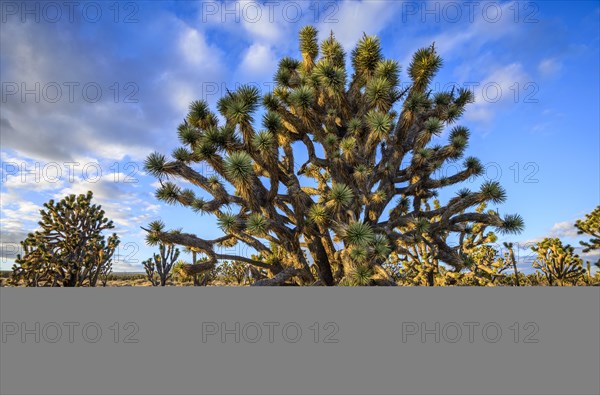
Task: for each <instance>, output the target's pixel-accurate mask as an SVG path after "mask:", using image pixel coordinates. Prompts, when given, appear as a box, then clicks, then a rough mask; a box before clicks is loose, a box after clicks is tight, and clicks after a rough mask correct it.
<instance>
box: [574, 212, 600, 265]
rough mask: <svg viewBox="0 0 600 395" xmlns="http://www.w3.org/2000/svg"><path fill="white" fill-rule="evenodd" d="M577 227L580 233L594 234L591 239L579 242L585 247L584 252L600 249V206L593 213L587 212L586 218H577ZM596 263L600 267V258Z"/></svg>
mask: <svg viewBox="0 0 600 395" xmlns="http://www.w3.org/2000/svg"><path fill="white" fill-rule="evenodd" d="M575 227H576V228H577V233H578V234H580V235H582V234H586V235H589V236H592V238H591V239H590V240H589V241H580V242H579V243H580V244H581V245H582V246H583V247H584V248H583V252H590V251H593V250H600V206H597V207H596V208H595V209H594V211H592V212H591V213H589V214H586V215H585V218H584V219H580V220H577V221H576V222H575ZM596 265H597V266H598V267H600V259H598V262H596Z"/></svg>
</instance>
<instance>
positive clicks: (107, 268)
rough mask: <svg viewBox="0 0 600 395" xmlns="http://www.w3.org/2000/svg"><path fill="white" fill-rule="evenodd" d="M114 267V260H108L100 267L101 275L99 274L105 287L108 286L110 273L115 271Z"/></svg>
mask: <svg viewBox="0 0 600 395" xmlns="http://www.w3.org/2000/svg"><path fill="white" fill-rule="evenodd" d="M112 269H113V268H112V261H110V262H108V263H107V264H106V265H104V266H103V267H102V268H101V269H100V275H99V276H98V278H99V279H100V283H101V284H102V286H103V287H106V284H107V283H108V278H109V277H110V274H111V273H112V271H113V270H112Z"/></svg>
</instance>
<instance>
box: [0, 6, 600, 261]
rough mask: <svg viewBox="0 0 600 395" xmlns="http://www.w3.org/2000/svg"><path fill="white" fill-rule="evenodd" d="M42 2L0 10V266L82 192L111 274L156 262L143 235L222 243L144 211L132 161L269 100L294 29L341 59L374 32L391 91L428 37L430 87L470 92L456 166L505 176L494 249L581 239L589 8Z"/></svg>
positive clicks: (592, 19) (193, 223) (201, 226)
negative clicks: (241, 99) (226, 100)
mask: <svg viewBox="0 0 600 395" xmlns="http://www.w3.org/2000/svg"><path fill="white" fill-rule="evenodd" d="M24 4H26V5H24ZM47 4H48V3H44V2H28V3H21V2H3V3H2V9H1V11H2V15H1V18H2V19H1V25H0V29H1V30H0V33H1V35H0V45H1V51H2V56H1V59H0V75H1V77H0V79H1V82H2V97H1V102H0V106H1V107H0V131H1V155H2V157H1V159H2V187H1V189H0V194H1V195H0V197H1V212H0V223H1V225H2V258H1V261H0V268H1V269H3V270H6V269H9V268H10V267H11V266H12V264H13V260H12V256H14V252H15V251H16V250H17V248H18V241H19V240H21V239H22V238H23V237H24V236H25V235H26V233H27V232H30V231H32V230H34V229H35V228H36V226H37V225H36V222H37V220H38V210H39V208H40V207H41V204H42V203H43V202H45V201H47V200H49V199H51V198H60V197H62V196H64V195H66V194H70V193H83V192H85V191H87V190H92V191H94V194H95V196H96V200H97V201H98V202H99V203H101V204H102V205H103V207H104V208H105V209H106V211H107V213H108V215H109V217H110V218H112V219H113V220H114V221H115V224H116V231H117V232H118V233H119V235H120V236H121V240H122V244H121V247H120V250H119V261H118V262H117V264H115V270H119V271H120V270H125V271H137V270H140V268H141V266H140V262H141V261H142V260H144V259H146V258H147V257H149V256H150V255H151V253H152V249H151V248H149V247H147V246H145V244H144V238H143V232H142V231H141V229H140V226H144V225H146V224H147V223H148V222H150V221H152V220H155V219H162V220H163V221H164V222H166V224H167V225H168V226H169V227H173V228H183V229H184V230H185V231H186V232H191V233H197V234H199V235H201V236H202V237H208V238H210V237H212V236H216V235H219V234H220V231H219V230H218V229H217V228H216V226H215V225H214V224H215V221H214V219H212V218H210V217H209V216H206V215H205V216H200V215H196V214H194V213H192V212H190V211H188V210H186V209H184V208H181V207H172V206H166V205H164V204H162V203H161V202H159V201H157V200H156V199H155V198H154V187H155V185H156V184H155V180H154V179H153V178H152V177H150V176H148V175H147V174H145V173H144V171H143V167H142V162H143V160H144V158H145V157H146V155H147V154H149V153H150V152H152V151H155V150H157V151H160V152H163V153H165V154H169V153H170V152H171V151H172V150H173V148H176V146H177V144H178V141H177V138H176V127H177V125H178V124H179V123H180V122H181V120H182V119H183V118H184V116H185V115H186V110H187V106H188V104H189V102H190V101H191V100H195V99H206V100H207V101H208V102H209V103H210V104H211V105H212V106H213V109H215V108H214V104H215V103H216V100H217V99H218V98H219V97H220V96H221V95H222V94H223V93H224V92H225V89H230V90H233V89H235V87H236V86H238V85H239V84H242V83H254V84H256V85H257V86H258V87H259V88H260V89H261V90H262V91H263V92H267V91H268V90H270V87H271V86H272V76H273V74H274V72H275V68H276V64H277V60H278V59H279V58H280V57H282V56H286V55H288V56H294V57H299V54H298V49H297V39H296V37H297V32H298V30H299V29H300V28H301V27H302V26H304V25H306V24H312V25H315V26H316V27H317V28H318V29H319V31H320V36H321V37H325V36H327V35H328V34H329V32H330V31H333V32H334V34H335V35H336V37H337V38H338V40H339V41H340V42H341V43H342V44H343V45H344V47H345V48H346V51H347V52H350V50H351V49H352V47H353V45H354V43H355V42H356V41H357V39H359V38H360V37H361V36H362V35H363V32H365V33H367V34H369V35H379V36H380V37H381V41H382V46H383V52H384V54H385V55H386V56H387V57H390V58H394V59H396V60H398V61H399V62H400V63H401V66H402V68H403V74H402V76H403V77H404V78H403V81H404V82H406V81H407V78H406V74H404V70H405V69H406V68H407V66H408V60H409V59H410V56H411V55H412V53H413V52H414V51H415V50H416V49H418V48H420V47H423V46H428V45H430V44H431V43H432V42H434V41H435V45H436V48H438V51H439V52H440V54H441V55H442V57H443V58H444V67H443V68H442V70H441V71H440V73H439V74H438V76H437V78H436V80H435V81H434V86H433V88H434V89H435V90H439V89H443V88H444V86H450V85H452V84H455V85H460V86H469V87H471V88H472V89H473V91H474V93H475V95H476V103H474V104H472V105H471V106H470V107H469V108H468V109H467V112H466V114H465V116H464V117H463V119H462V121H461V122H460V123H461V124H463V125H465V126H467V127H469V128H470V130H471V132H472V137H471V142H470V147H469V149H468V155H474V156H477V157H478V158H480V160H481V161H482V162H483V163H484V164H485V165H486V167H487V171H486V175H485V176H484V177H482V178H480V179H477V180H475V181H473V182H471V183H469V182H467V184H471V185H472V187H473V188H476V187H478V185H479V184H480V183H481V182H483V181H484V180H485V179H492V180H498V181H500V182H501V183H502V184H503V186H504V187H505V188H506V190H507V193H508V200H507V202H506V203H504V204H502V205H500V206H499V207H498V208H499V210H500V212H501V213H520V214H521V215H522V216H523V218H524V219H525V222H526V229H525V231H524V232H523V233H522V234H521V235H519V236H511V237H507V238H505V239H500V241H503V240H511V241H514V242H519V243H522V245H524V246H526V245H528V243H531V242H534V241H536V240H540V239H541V238H542V237H544V236H555V237H561V238H562V239H563V240H565V241H566V242H569V243H571V244H577V241H578V240H579V239H578V238H577V236H576V234H575V233H576V232H575V230H574V228H573V226H572V224H573V222H574V221H575V220H576V219H578V218H581V217H583V215H584V214H585V213H588V212H590V211H592V210H593V209H594V207H596V206H597V205H598V204H600V183H599V180H600V174H599V172H600V171H599V169H600V141H599V130H600V120H599V110H598V109H599V108H600V103H599V99H600V96H599V86H600V80H599V78H600V77H599V75H600V73H599V70H600V64H599V59H600V56H599V55H600V54H599V36H600V33H599V18H600V4H599V2H598V1H568V2H567V1H564V2H560V1H537V2H518V3H516V2H504V1H501V2H485V1H480V2H478V4H473V3H472V2H471V3H469V2H462V1H457V2H451V1H450V2H449V1H441V2H438V1H426V2H425V1H418V2H401V1H377V0H370V1H342V2H333V1H320V2H317V1H315V2H304V1H291V2H287V3H286V2H271V3H268V4H265V3H263V2H227V3H221V2H190V1H152V2H150V1H148V2H137V3H133V2H121V3H118V6H115V3H113V2H80V4H79V5H78V6H76V7H75V8H73V9H68V8H67V7H66V6H65V5H64V4H63V3H62V2H57V3H53V4H55V5H54V6H48V5H47ZM23 7H27V8H23ZM36 84H38V85H36ZM204 170H206V171H208V169H203V171H204ZM444 171H448V172H451V171H452V169H451V168H450V167H448V168H445V169H444ZM100 173H101V174H100ZM465 186H470V185H465ZM449 193H450V191H449V192H444V193H442V194H441V197H442V198H444V197H445V196H448V194H449ZM237 252H240V253H248V252H247V251H240V250H239V249H238V251H237ZM520 255H521V256H524V255H530V252H529V251H527V250H526V249H524V250H523V251H521V252H520ZM183 257H184V258H188V256H186V255H183ZM584 258H587V259H594V260H596V259H597V257H591V256H590V257H584Z"/></svg>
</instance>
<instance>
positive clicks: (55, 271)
mask: <svg viewBox="0 0 600 395" xmlns="http://www.w3.org/2000/svg"><path fill="white" fill-rule="evenodd" d="M92 197H93V194H92V192H91V191H89V192H88V193H87V194H86V195H79V196H75V195H69V196H67V197H65V198H64V199H62V200H61V201H59V202H58V203H55V202H54V200H50V201H49V202H48V203H44V208H45V210H40V213H41V215H42V220H41V221H40V222H39V226H40V228H41V230H38V231H36V232H34V233H30V234H29V235H28V236H27V238H26V239H25V240H24V241H22V242H21V245H22V246H23V250H24V252H25V254H24V256H21V255H18V256H17V259H16V264H15V265H14V266H13V268H12V270H13V273H12V277H11V281H10V282H11V283H12V284H14V285H18V284H20V283H21V282H23V283H24V284H25V285H26V286H32V287H37V286H53V287H55V286H56V287H59V286H63V287H80V286H84V285H87V286H90V287H94V286H96V282H97V281H98V277H99V276H100V275H103V274H104V273H106V272H107V270H110V267H111V260H112V257H113V254H114V252H115V249H116V247H117V245H118V244H119V238H118V237H117V235H116V234H113V235H112V236H109V237H108V239H107V240H106V239H105V238H104V235H102V232H103V231H104V230H106V229H113V228H114V225H113V223H112V221H109V220H108V219H107V218H105V217H104V210H102V209H101V207H100V206H99V205H96V204H92Z"/></svg>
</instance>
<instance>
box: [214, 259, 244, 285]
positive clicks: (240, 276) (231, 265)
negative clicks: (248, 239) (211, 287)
mask: <svg viewBox="0 0 600 395" xmlns="http://www.w3.org/2000/svg"><path fill="white" fill-rule="evenodd" d="M220 268H221V270H220V274H221V277H222V278H223V281H224V282H225V283H226V284H230V283H233V282H235V283H236V284H237V285H242V283H244V282H245V281H246V279H247V278H248V265H247V264H245V263H243V262H237V261H233V262H223V263H222V264H221V266H220Z"/></svg>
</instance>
